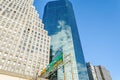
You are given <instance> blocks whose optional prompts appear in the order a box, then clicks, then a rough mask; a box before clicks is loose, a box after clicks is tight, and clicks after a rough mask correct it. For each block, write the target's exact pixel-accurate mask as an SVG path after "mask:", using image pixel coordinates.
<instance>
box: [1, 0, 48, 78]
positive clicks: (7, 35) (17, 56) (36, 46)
mask: <svg viewBox="0 0 120 80" xmlns="http://www.w3.org/2000/svg"><path fill="white" fill-rule="evenodd" d="M33 1H34V0H0V71H9V72H12V73H17V74H22V75H28V76H35V75H36V73H37V72H38V71H40V70H41V69H42V68H44V67H46V66H47V65H48V64H49V52H50V37H49V36H48V32H47V31H46V30H44V25H43V23H42V21H41V20H40V19H39V15H38V14H37V11H36V10H35V8H34V6H33Z"/></svg>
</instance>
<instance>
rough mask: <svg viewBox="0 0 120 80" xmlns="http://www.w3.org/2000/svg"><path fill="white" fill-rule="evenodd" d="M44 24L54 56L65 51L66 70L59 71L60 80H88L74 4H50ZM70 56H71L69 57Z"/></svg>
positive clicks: (66, 2)
mask: <svg viewBox="0 0 120 80" xmlns="http://www.w3.org/2000/svg"><path fill="white" fill-rule="evenodd" d="M43 23H44V25H45V29H46V30H48V34H49V35H50V36H51V47H52V51H53V54H54V53H55V51H56V50H57V49H59V48H62V49H63V53H64V56H66V58H64V61H66V59H67V57H69V59H70V62H68V63H66V64H65V66H64V70H63V69H62V68H61V69H59V70H58V73H57V75H58V80H88V74H87V69H86V65H85V60H84V56H83V51H82V47H81V43H80V39H79V34H78V29H77V25H76V21H75V16H74V11H73V8H72V4H71V2H70V1H68V0H57V1H51V2H48V3H47V5H46V6H45V9H44V15H43ZM68 55H69V56H68Z"/></svg>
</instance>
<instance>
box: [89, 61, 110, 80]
mask: <svg viewBox="0 0 120 80" xmlns="http://www.w3.org/2000/svg"><path fill="white" fill-rule="evenodd" d="M87 70H88V74H89V80H112V78H111V76H110V72H109V71H108V70H107V69H106V68H105V67H103V66H100V65H99V66H94V65H92V64H91V63H87Z"/></svg>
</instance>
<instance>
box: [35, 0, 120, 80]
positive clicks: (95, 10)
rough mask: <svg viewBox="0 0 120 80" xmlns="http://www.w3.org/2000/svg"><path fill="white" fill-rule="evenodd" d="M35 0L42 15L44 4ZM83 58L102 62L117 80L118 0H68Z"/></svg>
mask: <svg viewBox="0 0 120 80" xmlns="http://www.w3.org/2000/svg"><path fill="white" fill-rule="evenodd" d="M48 1H51V0H34V5H35V7H36V10H37V11H38V13H39V15H40V18H42V15H43V10H44V6H45V4H46V3H47V2H48ZM70 1H71V2H72V4H73V8H74V12H75V17H76V22H77V25H78V30H79V34H80V39H81V44H82V48H83V52H84V56H85V60H86V62H91V63H92V64H94V65H102V66H105V67H106V68H107V69H108V70H109V71H110V74H111V76H112V80H120V73H119V72H120V62H119V61H120V0H70Z"/></svg>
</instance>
